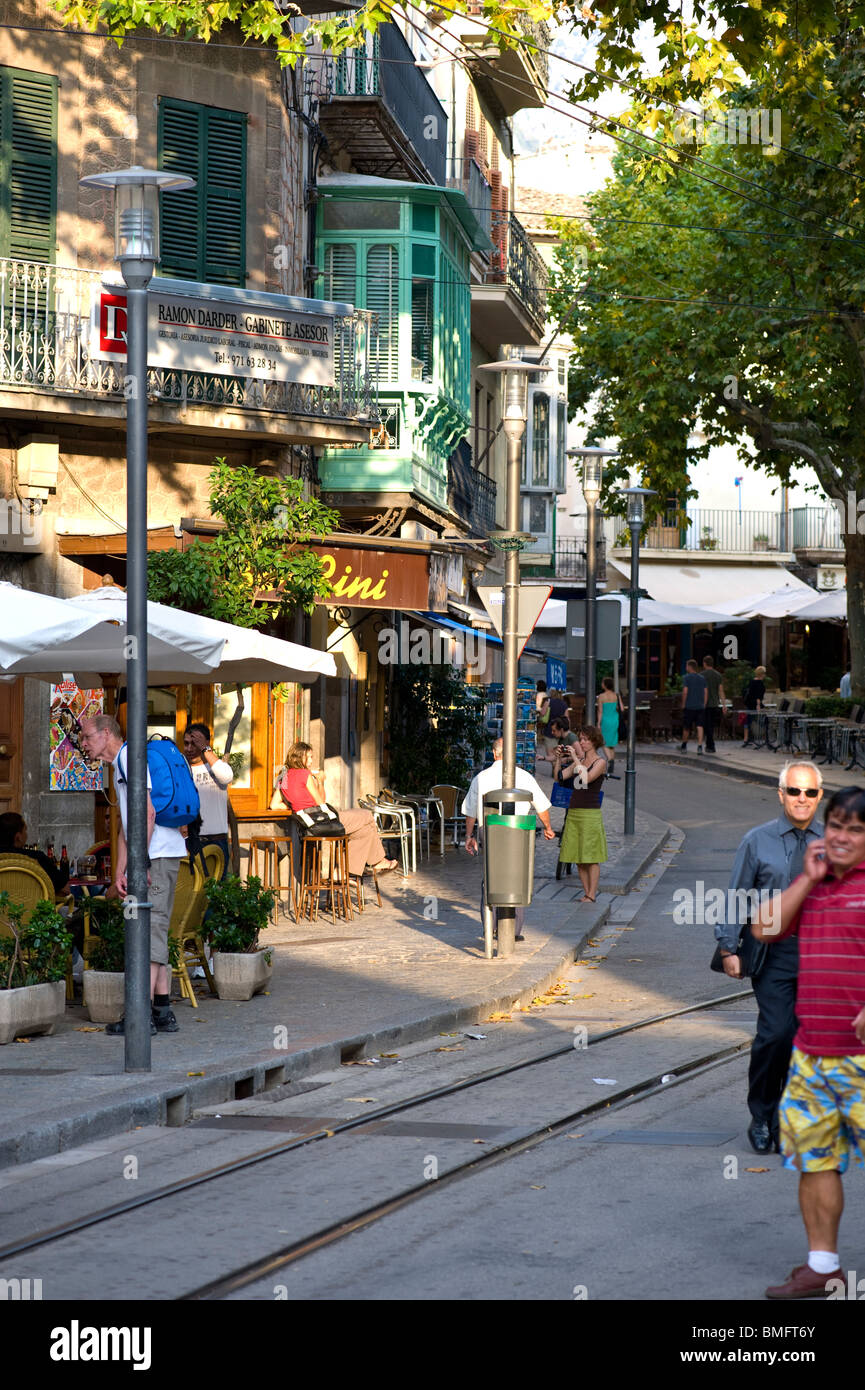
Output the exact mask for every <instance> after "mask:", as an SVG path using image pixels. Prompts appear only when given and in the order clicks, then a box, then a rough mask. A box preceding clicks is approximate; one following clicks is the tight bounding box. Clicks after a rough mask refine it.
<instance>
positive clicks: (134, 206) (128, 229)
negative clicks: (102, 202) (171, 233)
mask: <svg viewBox="0 0 865 1390" xmlns="http://www.w3.org/2000/svg"><path fill="white" fill-rule="evenodd" d="M79 183H80V184H81V185H82V186H83V187H84V188H113V189H114V259H115V260H116V261H120V262H121V263H122V262H124V261H138V262H141V263H148V262H150V263H152V264H156V263H157V262H158V261H159V194H160V192H162V191H167V190H177V191H180V190H182V189H187V188H194V187H195V179H191V178H187V176H186V175H185V174H169V173H166V172H165V170H163V169H144V168H142V167H141V165H138V164H136V165H133V167H132V168H131V169H117V170H115V171H113V172H111V173H105V174H88V175H87V177H86V178H83V179H79ZM151 273H152V272H151Z"/></svg>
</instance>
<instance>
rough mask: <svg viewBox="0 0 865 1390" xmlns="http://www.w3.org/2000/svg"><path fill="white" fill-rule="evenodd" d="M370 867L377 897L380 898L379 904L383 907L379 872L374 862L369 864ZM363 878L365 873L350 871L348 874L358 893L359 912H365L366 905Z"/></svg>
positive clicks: (350, 882)
mask: <svg viewBox="0 0 865 1390" xmlns="http://www.w3.org/2000/svg"><path fill="white" fill-rule="evenodd" d="M368 868H369V871H370V873H371V874H372V881H373V884H374V885H375V893H376V897H377V898H378V905H379V907H381V889H380V888H379V886H378V874H377V873H376V871H375V869H374V868H373V866H372V864H370V865H368ZM363 879H364V875H363V874H353V873H351V872H349V875H348V881H349V884H350V885H351V884H354V888H355V892H356V893H357V910H358V912H363V910H364V908H365V907H366V893H365V892H364V883H363Z"/></svg>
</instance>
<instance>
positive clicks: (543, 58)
mask: <svg viewBox="0 0 865 1390" xmlns="http://www.w3.org/2000/svg"><path fill="white" fill-rule="evenodd" d="M434 10H435V5H434V3H433V11H434ZM511 13H512V16H513V18H514V19H515V21H516V22H517V24H518V25H519V27H520V32H521V35H522V41H518V42H517V43H516V44H514V45H513V46H512V47H507V48H499V47H498V44H497V43H496V40H495V35H494V34H491V33H490V29H489V24H488V22H487V20H486V17H485V15H484V9H483V4H482V0H470V2H469V5H468V13H467V14H465V15H450V14H448V20H449V25H448V27H449V29H450V32H451V33H452V34H455V35H456V36H457V37H458V38H459V39H460V41H461V42H462V43H463V44H465V46H466V47H467V48H469V49H474V50H476V51H477V57H476V58H475V57H472V58H469V59H468V63H469V67H470V69H471V74H472V78H473V80H474V83H475V86H476V87H477V89H478V92H479V93H480V95H481V97H482V98H483V99H484V100H485V101H486V102H487V103H488V104H489V106H490V107H491V108H492V110H493V111H494V112H495V113H496V115H498V116H499V117H500V118H501V117H510V116H513V115H515V113H516V112H517V111H522V110H524V109H526V108H528V107H534V108H536V109H540V108H542V107H543V106H545V105H546V101H547V82H548V77H549V60H548V58H547V55H546V53H543V52H540V51H539V50H540V49H546V48H549V47H550V30H549V28H548V26H547V25H546V24H537V23H534V22H533V21H532V20H530V19H528V18H527V17H525V16H523V15H521V14H519V12H518V11H516V10H514V11H512V12H511Z"/></svg>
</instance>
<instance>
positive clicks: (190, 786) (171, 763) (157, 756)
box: [147, 734, 201, 829]
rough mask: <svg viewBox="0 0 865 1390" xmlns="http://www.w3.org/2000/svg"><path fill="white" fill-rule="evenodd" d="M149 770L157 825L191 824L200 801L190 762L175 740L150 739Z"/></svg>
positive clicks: (159, 737) (157, 736)
mask: <svg viewBox="0 0 865 1390" xmlns="http://www.w3.org/2000/svg"><path fill="white" fill-rule="evenodd" d="M147 771H148V772H149V773H150V800H151V801H152V802H153V809H154V811H155V812H156V824H157V825H164V826H167V827H170V828H171V829H176V828H177V827H178V826H179V825H190V824H192V822H193V821H195V820H196V819H197V818H198V816H199V814H200V811H201V802H200V800H199V796H198V789H197V787H196V785H195V782H194V781H193V778H192V773H191V772H190V770H189V763H188V762H187V761H186V759H185V758H184V756H183V754H182V753H181V751H180V749H179V748H178V746H177V744H176V743H175V742H174V740H173V739H170V738H163V736H162V735H161V734H154V735H153V737H152V738H149V739H148V740H147Z"/></svg>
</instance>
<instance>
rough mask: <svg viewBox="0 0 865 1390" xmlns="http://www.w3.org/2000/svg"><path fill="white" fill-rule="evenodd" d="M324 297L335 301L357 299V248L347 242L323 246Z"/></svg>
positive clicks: (352, 300) (351, 302) (348, 302)
mask: <svg viewBox="0 0 865 1390" xmlns="http://www.w3.org/2000/svg"><path fill="white" fill-rule="evenodd" d="M324 297H325V299H333V300H336V301H337V303H339V302H340V301H342V302H344V303H347V304H354V303H356V301H357V250H356V248H355V247H354V246H352V245H351V243H349V242H338V243H335V244H334V245H333V246H328V247H326V248H325V252H324Z"/></svg>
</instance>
